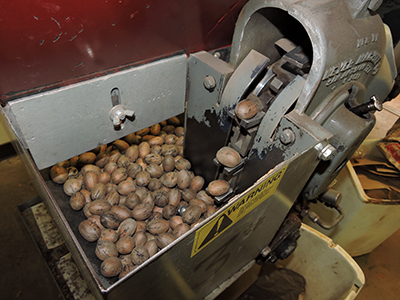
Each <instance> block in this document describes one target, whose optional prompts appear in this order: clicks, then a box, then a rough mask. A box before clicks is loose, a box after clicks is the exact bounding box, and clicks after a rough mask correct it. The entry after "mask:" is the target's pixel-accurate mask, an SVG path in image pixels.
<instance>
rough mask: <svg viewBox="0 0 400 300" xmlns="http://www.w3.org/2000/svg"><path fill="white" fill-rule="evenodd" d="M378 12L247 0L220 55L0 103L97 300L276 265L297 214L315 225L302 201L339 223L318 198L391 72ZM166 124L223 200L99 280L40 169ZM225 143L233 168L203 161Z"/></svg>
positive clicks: (213, 284) (165, 61)
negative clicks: (134, 264)
mask: <svg viewBox="0 0 400 300" xmlns="http://www.w3.org/2000/svg"><path fill="white" fill-rule="evenodd" d="M377 2H379V1H369V0H367V1H337V0H335V1H332V0H326V1H319V0H318V1H317V0H309V1H290V0H286V1H283V0H281V1H268V0H264V1H260V0H254V1H249V2H248V3H247V4H246V5H245V6H244V8H243V9H242V11H241V13H240V15H239V16H238V18H237V21H236V26H235V30H234V34H233V39H232V45H231V46H229V47H222V46H225V45H219V46H221V48H219V49H213V50H212V49H207V50H209V51H199V50H200V49H194V50H193V49H192V50H193V51H192V53H189V54H188V55H187V54H185V53H182V52H181V53H176V51H175V53H174V55H170V56H168V57H161V58H159V59H156V57H151V58H149V60H151V61H150V62H146V63H143V64H141V65H134V66H128V67H126V68H124V69H119V70H118V72H113V73H110V74H106V75H103V76H100V77H96V78H92V79H87V80H84V81H80V82H77V83H74V84H69V85H66V86H62V87H59V86H52V88H51V89H49V90H46V91H44V92H38V89H34V91H32V94H29V95H28V94H26V93H23V94H22V96H21V97H15V99H14V98H10V99H6V101H3V104H4V106H3V107H2V112H3V114H4V115H5V116H6V118H7V120H8V122H9V124H10V126H11V128H12V130H13V132H14V133H15V135H16V136H17V139H18V143H17V147H18V148H19V149H20V150H21V153H22V156H23V158H24V160H25V162H26V164H27V166H28V167H29V169H30V171H31V173H32V175H33V176H34V178H36V180H35V182H36V183H37V188H38V190H39V191H40V193H41V195H42V197H43V199H44V201H45V202H46V204H47V206H48V209H49V211H50V213H51V214H52V216H53V218H54V220H55V222H56V223H57V225H58V227H59V229H60V231H61V233H62V235H63V237H64V238H65V240H66V243H67V245H68V247H69V248H70V251H71V253H72V255H73V257H74V259H75V261H76V262H77V265H78V267H79V268H80V270H81V272H82V274H83V276H84V277H85V279H86V280H87V282H88V284H89V286H90V288H91V290H92V292H93V293H94V295H95V296H96V297H97V298H106V299H129V298H131V297H132V291H134V297H135V299H142V298H145V297H148V295H149V294H150V295H151V296H152V298H163V299H165V297H166V295H168V296H169V297H170V298H171V299H201V298H204V297H205V296H207V295H208V294H210V293H211V292H212V291H213V290H215V289H216V288H217V287H218V286H219V285H221V284H222V283H223V282H224V281H226V280H227V279H229V278H230V277H231V276H232V275H233V274H234V273H236V272H238V271H239V270H240V269H241V268H242V267H243V266H245V265H247V264H248V263H249V262H251V261H254V260H255V259H256V258H257V257H262V258H263V259H267V260H269V261H275V260H276V259H278V258H280V259H284V258H286V257H287V256H288V255H289V254H290V253H291V251H293V250H294V248H295V244H296V239H297V238H298V228H299V225H300V221H301V218H302V217H304V216H305V215H307V214H308V215H310V216H312V217H313V218H314V220H315V221H316V222H320V223H322V221H320V220H319V219H318V218H317V217H316V216H315V214H313V213H312V212H311V211H309V209H308V207H307V203H308V201H313V200H315V199H322V200H324V201H326V202H329V201H330V202H329V203H330V205H331V206H332V207H334V208H335V209H337V210H338V211H339V212H340V213H341V214H343V213H342V212H341V211H340V207H339V201H337V199H338V197H336V196H332V195H331V193H332V192H329V189H328V187H329V185H330V183H331V182H332V180H333V179H334V178H335V176H336V175H337V174H338V172H339V171H340V169H341V168H342V167H343V166H344V164H345V163H346V161H347V160H348V159H349V158H350V156H351V155H352V153H353V152H354V151H355V150H356V149H357V147H358V146H359V145H360V144H361V142H362V141H363V140H364V139H365V137H366V136H367V134H368V133H369V132H370V130H371V129H372V127H373V125H374V123H375V118H374V115H373V110H374V109H376V108H379V105H380V100H379V99H385V98H386V96H387V95H388V94H389V92H390V91H391V89H392V86H393V82H394V78H395V77H396V74H397V71H396V67H395V64H394V58H393V45H392V42H391V36H390V31H389V29H388V28H387V27H386V26H385V25H384V24H383V23H382V21H381V19H380V18H379V16H378V15H376V14H375V13H374V11H375V10H376V9H377V7H376V6H377ZM237 5H238V4H234V5H233V4H232V7H231V9H237ZM155 83H156V84H155ZM247 100H248V101H252V103H255V105H256V106H257V108H258V110H257V113H256V114H255V116H254V117H253V118H250V119H241V118H239V117H238V115H237V114H236V112H235V108H236V107H237V105H238V104H240V103H241V102H242V101H247ZM178 114H184V119H185V130H186V132H185V156H186V157H187V158H188V159H189V160H190V161H191V162H192V166H193V170H194V171H195V173H196V174H201V175H202V176H203V177H204V178H205V179H206V181H207V182H210V181H212V180H213V179H216V178H223V179H226V180H227V181H229V182H230V185H231V189H230V190H229V191H228V193H227V194H225V195H223V196H221V197H217V198H215V202H216V203H217V204H218V205H220V209H219V210H218V211H217V212H216V213H215V214H214V215H213V216H211V217H209V218H207V219H206V220H205V221H203V222H202V223H201V224H200V225H199V226H198V227H195V228H193V229H192V230H190V231H189V232H188V233H186V234H185V235H184V236H182V237H180V238H178V239H177V240H175V241H174V242H173V243H171V244H170V245H168V246H167V247H166V248H164V249H163V250H161V251H160V252H159V253H157V254H156V255H155V256H154V257H152V258H151V259H149V260H148V261H146V262H145V263H144V264H142V265H141V266H139V267H138V268H136V269H135V270H134V271H132V272H131V274H129V275H128V276H126V277H124V278H123V279H121V280H117V279H115V278H111V279H109V278H108V279H107V278H104V277H103V276H101V275H100V273H99V269H98V262H97V261H96V257H95V256H94V254H93V253H94V247H95V246H94V245H93V244H91V243H89V242H87V241H85V240H84V239H83V238H82V237H81V236H80V234H79V232H78V229H77V224H79V222H80V221H81V220H80V219H79V218H76V217H75V216H74V215H72V214H71V212H70V209H69V207H68V205H67V204H66V203H68V201H67V200H66V199H68V198H67V197H66V196H65V195H64V194H63V193H62V191H61V190H60V188H59V187H58V186H56V185H55V184H53V183H52V182H51V181H50V180H49V179H48V169H46V168H48V167H50V166H52V165H53V164H56V163H58V162H60V161H63V160H65V159H68V158H70V157H72V156H75V155H77V154H80V153H83V152H85V151H88V150H90V149H92V148H94V147H96V146H98V145H102V144H106V143H109V142H112V141H114V140H116V139H118V138H121V137H123V136H125V135H127V134H129V133H131V132H134V131H138V130H140V129H142V128H144V127H148V126H150V125H152V124H154V123H157V122H160V121H162V120H165V119H168V118H170V117H172V116H175V115H178ZM50 128H51V130H49V129H50ZM94 133H95V134H94ZM78 134H79V135H80V136H81V137H82V139H81V140H80V141H79V143H76V142H75V139H76V136H77V135H78ZM223 146H228V147H231V148H233V149H235V150H236V151H238V152H239V153H240V155H241V158H242V161H241V163H240V164H239V165H238V166H237V167H235V168H227V167H224V166H222V165H221V164H220V163H219V162H218V160H216V159H215V155H216V153H217V151H218V150H219V149H220V148H221V147H223ZM332 199H334V200H332Z"/></svg>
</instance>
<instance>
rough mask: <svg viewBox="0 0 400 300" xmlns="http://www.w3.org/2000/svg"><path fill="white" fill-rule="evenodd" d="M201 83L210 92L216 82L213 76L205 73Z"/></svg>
mask: <svg viewBox="0 0 400 300" xmlns="http://www.w3.org/2000/svg"><path fill="white" fill-rule="evenodd" d="M203 85H204V87H205V88H206V89H207V90H209V91H210V92H212V91H213V90H214V88H215V87H216V86H217V83H216V81H215V78H214V77H212V76H210V75H207V76H206V77H205V78H204V80H203Z"/></svg>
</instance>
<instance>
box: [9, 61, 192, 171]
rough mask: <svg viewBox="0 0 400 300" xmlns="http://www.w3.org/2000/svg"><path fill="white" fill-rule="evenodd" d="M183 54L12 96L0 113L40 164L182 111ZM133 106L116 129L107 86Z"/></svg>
mask: <svg viewBox="0 0 400 300" xmlns="http://www.w3.org/2000/svg"><path fill="white" fill-rule="evenodd" d="M186 70H187V68H186V55H179V56H174V57H171V58H167V59H163V60H160V61H156V62H153V63H149V64H146V65H142V66H138V67H135V68H132V69H128V70H125V71H121V72H118V73H116V74H109V75H106V76H103V77H99V78H96V79H92V80H89V81H85V82H82V83H78V84H74V85H70V86H67V87H63V88H60V89H57V90H52V91H49V92H45V93H42V94H37V95H34V96H30V97H25V98H22V99H18V100H15V101H11V102H9V103H8V104H7V106H6V107H5V114H6V115H7V117H8V119H9V122H10V123H11V125H12V127H13V129H14V131H15V132H16V133H17V134H18V135H19V139H20V140H21V142H23V144H24V147H25V148H29V150H30V152H31V153H32V156H33V159H34V161H35V163H36V165H37V167H38V168H39V169H43V168H46V167H49V166H51V165H53V164H55V163H58V162H60V161H63V160H65V159H68V158H70V157H73V156H75V155H78V154H80V153H82V152H85V151H88V150H90V149H93V148H95V147H97V146H99V145H103V144H106V143H109V142H111V141H114V140H116V139H118V138H121V137H123V136H125V135H127V134H129V133H131V132H134V131H137V130H140V129H142V128H144V127H148V126H150V125H153V124H155V123H157V122H160V121H162V120H165V119H168V118H170V117H172V116H175V115H178V114H181V113H183V111H184V105H185V93H186ZM114 88H118V89H119V91H120V95H121V104H123V105H124V106H125V108H126V109H129V110H133V111H134V112H135V117H134V120H133V121H130V120H125V122H124V127H123V128H122V129H121V130H116V129H115V128H114V126H113V124H112V121H111V120H110V117H109V111H110V110H111V108H112V102H111V91H112V90H113V89H114Z"/></svg>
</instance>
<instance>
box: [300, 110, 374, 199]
mask: <svg viewBox="0 0 400 300" xmlns="http://www.w3.org/2000/svg"><path fill="white" fill-rule="evenodd" d="M374 125H375V116H374V115H373V114H371V113H368V114H366V116H365V117H364V118H362V117H359V116H357V115H355V114H353V113H352V112H350V111H349V110H348V109H346V108H345V107H341V108H340V109H338V110H337V111H336V112H335V114H333V115H332V116H331V117H330V118H329V120H328V121H327V122H326V123H325V124H324V128H326V129H327V130H328V131H329V132H331V133H332V134H333V135H334V136H333V138H332V140H331V141H330V143H331V145H332V146H333V147H335V148H336V153H335V154H334V155H333V158H332V159H331V160H329V161H321V162H320V164H319V165H318V167H317V169H316V172H315V173H314V174H313V175H312V176H311V177H310V181H309V182H308V184H307V186H306V187H305V189H304V191H303V196H304V197H305V198H306V199H313V198H315V197H318V195H320V194H321V193H323V192H324V191H325V190H326V188H327V187H328V185H329V184H330V183H331V182H332V181H333V180H334V179H335V178H336V176H337V175H338V174H339V172H340V170H341V169H342V168H343V167H344V166H345V164H346V163H347V161H348V160H349V159H350V157H351V156H352V155H353V153H354V152H355V151H356V150H357V148H358V147H359V146H360V145H361V143H362V142H363V141H364V139H365V138H366V137H367V135H368V134H369V132H370V131H371V130H372V128H373V126H374Z"/></svg>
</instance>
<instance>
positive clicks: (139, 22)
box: [0, 0, 245, 102]
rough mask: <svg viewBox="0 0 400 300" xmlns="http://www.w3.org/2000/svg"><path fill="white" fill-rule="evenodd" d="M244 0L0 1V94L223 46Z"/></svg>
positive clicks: (15, 93) (7, 97)
mask: <svg viewBox="0 0 400 300" xmlns="http://www.w3.org/2000/svg"><path fill="white" fill-rule="evenodd" d="M244 2H245V0H239V1H238V0H223V1H222V0H219V1H214V0H178V1H168V0H163V1H157V0H147V1H144V0H135V1H133V0H85V1H82V0H47V1H46V0H30V1H25V0H12V1H9V0H0V41H1V47H0V101H1V102H5V101H7V100H10V99H14V98H17V97H20V96H22V95H24V94H29V93H33V92H37V91H40V90H43V89H48V88H51V87H54V86H57V85H65V84H68V83H71V82H76V81H79V80H82V79H86V78H88V77H93V76H98V75H100V74H103V73H104V71H105V70H112V69H118V68H120V67H121V66H126V65H129V64H134V63H137V62H141V61H149V60H152V59H154V58H159V57H163V56H170V55H173V54H174V53H176V52H180V51H185V52H186V53H191V52H196V51H200V50H211V49H215V48H220V47H223V46H226V45H229V44H230V43H231V40H232V34H233V30H234V25H235V22H236V19H237V16H238V14H239V12H240V10H241V8H242V7H243V5H244Z"/></svg>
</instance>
